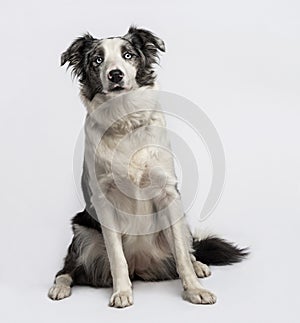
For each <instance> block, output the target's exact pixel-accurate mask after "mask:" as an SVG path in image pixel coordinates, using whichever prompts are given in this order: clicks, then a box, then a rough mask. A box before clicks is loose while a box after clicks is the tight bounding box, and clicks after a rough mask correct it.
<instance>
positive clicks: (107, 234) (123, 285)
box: [92, 195, 133, 308]
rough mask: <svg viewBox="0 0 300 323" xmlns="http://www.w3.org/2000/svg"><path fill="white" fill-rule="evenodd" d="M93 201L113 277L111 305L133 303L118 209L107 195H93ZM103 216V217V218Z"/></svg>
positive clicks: (119, 305)
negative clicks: (118, 220) (118, 223)
mask: <svg viewBox="0 0 300 323" xmlns="http://www.w3.org/2000/svg"><path fill="white" fill-rule="evenodd" d="M92 203H93V205H94V206H95V209H96V213H97V215H98V218H99V222H100V223H101V228H102V234H103V238H104V243H105V248H106V251H107V255H108V259H109V263H110V271H111V275H112V279H113V294H112V296H111V298H110V301H109V305H110V306H114V307H118V308H122V307H127V306H130V305H132V304H133V299H132V285H131V281H130V279H129V272H128V265H127V261H126V258H125V255H124V251H123V245H122V234H121V233H120V232H119V231H118V226H117V224H116V223H115V221H116V218H115V215H116V210H115V208H114V207H113V205H112V204H111V203H110V202H109V201H108V200H107V198H106V196H105V195H101V196H98V197H97V198H96V197H95V196H93V199H92ZM99 216H102V217H103V218H102V219H101V217H99Z"/></svg>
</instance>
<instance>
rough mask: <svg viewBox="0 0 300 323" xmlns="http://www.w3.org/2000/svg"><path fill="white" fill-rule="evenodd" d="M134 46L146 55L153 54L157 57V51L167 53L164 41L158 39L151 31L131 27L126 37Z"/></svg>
mask: <svg viewBox="0 0 300 323" xmlns="http://www.w3.org/2000/svg"><path fill="white" fill-rule="evenodd" d="M124 38H125V39H128V40H129V41H130V42H131V43H132V45H133V46H134V47H135V48H137V49H139V50H140V51H142V52H143V53H144V54H147V53H150V54H151V53H152V54H154V55H157V51H158V50H160V51H161V52H165V51H166V48H165V43H164V42H163V40H162V39H160V38H158V37H156V36H155V35H154V34H153V33H152V32H151V31H149V30H145V29H140V28H136V27H135V26H131V27H130V28H129V30H128V32H127V34H126V35H125V36H124Z"/></svg>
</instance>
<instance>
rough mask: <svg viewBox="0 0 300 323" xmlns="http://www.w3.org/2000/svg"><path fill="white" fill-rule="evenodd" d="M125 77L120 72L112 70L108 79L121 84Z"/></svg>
mask: <svg viewBox="0 0 300 323" xmlns="http://www.w3.org/2000/svg"><path fill="white" fill-rule="evenodd" d="M123 76H124V74H123V73H122V71H120V70H111V71H110V72H109V73H108V79H109V80H110V81H112V82H113V83H119V82H120V81H121V80H122V78H123Z"/></svg>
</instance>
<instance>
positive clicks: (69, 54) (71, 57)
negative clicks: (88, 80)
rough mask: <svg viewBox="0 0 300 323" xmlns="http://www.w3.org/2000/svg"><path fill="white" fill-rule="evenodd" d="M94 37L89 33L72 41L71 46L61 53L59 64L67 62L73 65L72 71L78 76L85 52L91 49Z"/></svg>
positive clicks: (81, 68)
mask: <svg viewBox="0 0 300 323" xmlns="http://www.w3.org/2000/svg"><path fill="white" fill-rule="evenodd" d="M95 40H96V39H95V38H94V37H92V36H91V35H90V34H89V33H87V34H85V35H83V36H82V37H79V38H77V39H75V40H74V41H73V43H72V44H71V46H70V47H69V48H68V49H67V50H66V51H65V52H64V53H62V55H61V60H60V66H63V65H65V64H66V63H67V62H68V63H69V65H68V67H70V66H72V67H73V73H74V74H75V76H77V77H79V76H80V75H81V74H82V72H83V62H84V58H85V54H86V53H87V52H88V51H89V50H90V49H91V47H92V44H93V42H94V41H95Z"/></svg>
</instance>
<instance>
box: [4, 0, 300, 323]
mask: <svg viewBox="0 0 300 323" xmlns="http://www.w3.org/2000/svg"><path fill="white" fill-rule="evenodd" d="M0 12H1V17H0V24H1V26H0V27H1V28H0V30H1V54H0V55H1V58H0V64H1V68H0V71H1V74H0V82H1V87H0V88H1V97H0V100H1V101H0V108H1V118H0V124H1V127H0V131H1V135H0V141H1V167H0V176H1V180H0V189H1V194H0V196H1V215H0V216H1V234H0V246H1V257H0V261H1V265H0V284H1V285H0V287H1V288H0V298H1V303H0V304H1V305H0V308H1V309H0V319H1V321H2V322H5V323H11V322H14V323H15V322H22V323H23V322H24V323H25V322H30V323H35V322H38V323H40V322H44V323H47V322H53V321H55V322H115V321H118V322H141V321H142V322H155V321H157V322H163V321H164V320H166V322H170V321H172V322H189V321H196V320H197V321H199V322H200V321H201V322H205V323H208V322H228V323H235V322H237V323H240V322H245V323H246V322H263V323H266V322H272V323H275V322H289V323H293V322H296V321H297V316H298V319H299V292H298V289H299V270H298V268H297V267H298V265H299V259H298V255H299V251H298V247H297V246H299V225H300V221H299V215H300V214H299V213H300V212H299V211H300V207H299V201H300V167H299V166H300V152H299V148H300V147H299V139H300V127H299V122H300V111H299V109H300V95H299V90H300V74H299V73H300V63H299V62H300V59H299V58H300V26H299V23H300V5H299V2H298V1H289V0H285V1H267V0H260V1H258V0H252V1H237V0H236V1H233V0H227V1H221V0H219V1H188V2H187V1H185V2H183V1H164V2H162V1H156V0H152V1H147V2H142V1H116V0H115V1H77V2H75V1H62V0H61V1H58V0H53V1H48V2H42V1H37V0H36V1H32V0H27V1H23V2H22V1H4V0H2V1H1V10H0ZM131 23H135V24H137V25H138V26H140V27H145V28H149V29H151V30H152V31H154V32H155V33H156V34H157V35H159V36H160V37H161V38H162V39H164V40H165V42H166V46H167V52H166V54H164V56H163V57H162V60H161V66H162V67H161V68H160V69H159V75H160V78H159V79H160V84H161V87H162V89H164V90H167V91H171V92H174V93H177V94H180V95H182V96H184V97H187V98H189V99H190V100H192V101H193V102H194V103H196V104H198V105H199V106H202V107H204V109H205V111H206V113H207V114H208V116H209V117H210V119H211V120H212V122H213V123H214V125H215V126H216V128H217V129H218V132H219V134H220V136H221V138H222V141H223V144H224V147H225V153H226V159H227V181H226V187H225V190H224V193H223V196H222V199H221V202H220V203H219V205H218V207H217V209H216V210H215V212H214V213H213V215H212V216H211V217H210V218H209V219H208V220H207V221H206V222H205V223H203V226H205V227H208V228H209V229H210V230H211V231H213V232H216V233H218V234H220V235H221V236H224V237H225V238H228V239H230V240H232V241H236V242H238V243H239V244H240V245H242V246H245V245H250V246H251V250H252V254H251V257H250V258H249V260H247V261H245V262H244V263H242V264H239V265H235V266H232V267H222V268H212V270H213V274H212V276H211V278H208V279H206V280H205V281H203V283H204V285H205V286H206V287H207V288H209V289H211V290H212V291H214V292H215V293H216V294H217V296H218V302H217V304H216V305H213V306H201V305H200V306H196V305H192V304H189V303H187V302H184V301H183V300H182V299H181V298H180V292H181V286H180V282H179V281H172V282H162V283H137V284H134V297H135V304H134V306H133V307H130V308H127V309H125V310H117V309H112V308H109V307H108V306H107V303H108V297H109V295H110V290H109V289H92V288H88V287H81V288H75V289H74V291H73V295H72V296H71V297H70V298H68V299H66V300H64V301H61V302H52V301H50V300H49V299H48V298H47V296H46V294H47V290H48V288H49V287H50V285H51V283H52V280H53V277H54V275H55V273H56V271H57V270H58V269H60V267H61V265H62V258H63V256H64V255H65V252H66V248H67V245H68V243H69V241H70V238H71V230H70V225H69V220H70V218H71V216H73V215H74V214H75V213H76V212H77V211H79V210H81V208H82V206H81V204H80V202H79V200H78V197H77V193H76V189H75V185H74V180H73V173H72V162H73V150H74V145H75V142H76V140H77V136H78V133H79V131H80V129H81V126H82V124H83V119H84V108H83V107H82V104H81V102H80V100H79V98H78V96H77V93H78V87H77V84H76V82H73V83H72V82H71V77H70V75H69V73H66V72H65V70H64V69H62V68H60V67H59V61H60V57H59V56H60V54H61V52H62V51H64V50H65V49H66V48H67V47H68V45H69V44H70V42H71V41H72V40H73V39H74V38H75V37H77V36H79V35H81V34H82V33H83V32H86V31H89V32H90V33H92V34H93V35H94V36H95V37H99V38H102V37H108V36H115V35H123V34H125V33H126V31H127V28H128V27H129V25H130V24H131Z"/></svg>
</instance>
